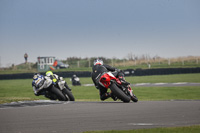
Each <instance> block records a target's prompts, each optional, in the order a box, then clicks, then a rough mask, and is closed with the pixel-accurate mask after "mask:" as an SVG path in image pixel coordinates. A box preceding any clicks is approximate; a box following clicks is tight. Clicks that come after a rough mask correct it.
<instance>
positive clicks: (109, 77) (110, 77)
mask: <svg viewBox="0 0 200 133" xmlns="http://www.w3.org/2000/svg"><path fill="white" fill-rule="evenodd" d="M111 80H117V78H116V77H115V76H114V75H111V74H109V73H105V74H104V75H102V76H101V78H100V83H101V84H102V85H103V86H104V87H105V88H107V89H108V88H109V86H110V81H111Z"/></svg>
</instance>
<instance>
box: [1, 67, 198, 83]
mask: <svg viewBox="0 0 200 133" xmlns="http://www.w3.org/2000/svg"><path fill="white" fill-rule="evenodd" d="M124 73H125V75H126V76H146V75H166V74H184V73H200V68H199V67H197V68H160V69H136V70H134V69H127V70H124ZM41 74H43V75H44V74H45V73H41ZM56 74H58V75H59V76H61V77H64V78H69V77H72V76H73V75H74V74H75V75H77V76H78V77H91V72H88V71H82V72H81V71H69V72H56ZM32 77H33V73H21V74H2V75H0V80H4V79H31V78H32Z"/></svg>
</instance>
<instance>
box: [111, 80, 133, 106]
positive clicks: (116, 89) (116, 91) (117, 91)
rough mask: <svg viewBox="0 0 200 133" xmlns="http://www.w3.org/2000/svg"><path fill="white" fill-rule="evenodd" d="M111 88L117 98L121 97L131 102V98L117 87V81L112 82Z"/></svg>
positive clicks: (126, 101) (124, 100)
mask: <svg viewBox="0 0 200 133" xmlns="http://www.w3.org/2000/svg"><path fill="white" fill-rule="evenodd" d="M110 90H111V91H112V93H113V94H115V95H116V96H117V98H119V99H121V100H122V101H123V102H125V103H128V102H130V100H131V98H130V97H129V96H127V95H126V94H125V93H124V92H123V91H122V90H121V89H120V88H118V87H117V85H116V84H115V83H112V84H111V86H110Z"/></svg>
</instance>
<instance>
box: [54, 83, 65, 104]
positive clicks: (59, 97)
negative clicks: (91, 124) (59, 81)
mask: <svg viewBox="0 0 200 133" xmlns="http://www.w3.org/2000/svg"><path fill="white" fill-rule="evenodd" d="M50 91H51V92H52V93H53V94H55V95H56V96H57V98H58V100H59V101H67V99H66V97H65V96H64V95H63V93H62V92H61V91H60V90H59V89H58V88H56V87H55V86H52V87H51V89H50Z"/></svg>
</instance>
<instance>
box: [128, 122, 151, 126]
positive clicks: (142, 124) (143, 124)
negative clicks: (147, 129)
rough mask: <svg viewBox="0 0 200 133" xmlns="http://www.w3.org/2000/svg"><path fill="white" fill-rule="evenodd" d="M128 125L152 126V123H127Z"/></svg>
mask: <svg viewBox="0 0 200 133" xmlns="http://www.w3.org/2000/svg"><path fill="white" fill-rule="evenodd" d="M128 125H134V126H152V125H154V124H153V123H128Z"/></svg>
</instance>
